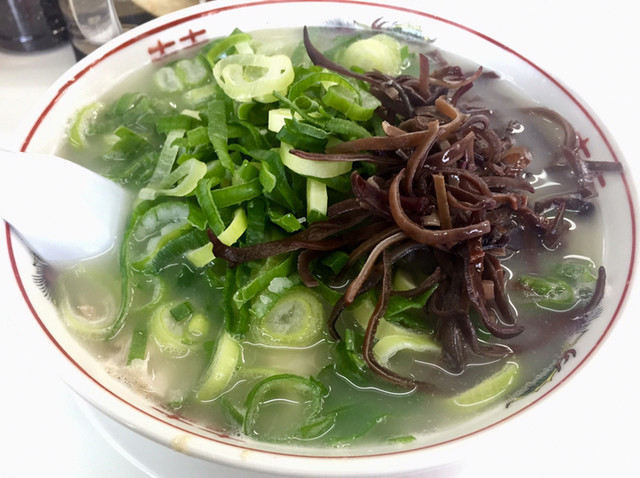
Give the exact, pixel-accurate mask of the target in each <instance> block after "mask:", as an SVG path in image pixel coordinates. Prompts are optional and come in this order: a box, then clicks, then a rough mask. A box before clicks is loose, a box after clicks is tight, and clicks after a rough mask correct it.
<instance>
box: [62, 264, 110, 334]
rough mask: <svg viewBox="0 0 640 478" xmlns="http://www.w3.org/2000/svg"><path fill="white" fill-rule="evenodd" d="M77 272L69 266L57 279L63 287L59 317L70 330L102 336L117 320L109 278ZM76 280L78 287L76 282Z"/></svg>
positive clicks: (108, 331)
mask: <svg viewBox="0 0 640 478" xmlns="http://www.w3.org/2000/svg"><path fill="white" fill-rule="evenodd" d="M79 272H81V271H77V272H76V271H75V270H71V271H69V272H67V273H65V274H63V275H62V276H61V278H60V280H59V284H60V285H59V287H60V288H61V290H62V291H63V293H62V294H61V297H62V299H61V300H60V303H59V308H60V315H61V318H62V320H63V321H64V323H65V324H66V325H67V326H68V327H69V329H70V330H72V331H73V332H74V333H76V334H78V335H80V336H82V337H84V338H87V339H90V340H102V339H106V338H108V337H109V336H110V334H111V333H112V331H113V328H114V327H115V325H116V323H117V321H118V306H117V294H115V291H114V290H111V289H110V287H109V285H110V284H111V282H110V281H109V280H108V279H107V278H106V277H103V276H102V275H99V276H95V277H87V275H86V274H81V273H79ZM80 280H81V281H82V287H80V284H79V283H76V282H77V281H80ZM113 285H114V287H115V290H117V287H116V285H115V284H113Z"/></svg>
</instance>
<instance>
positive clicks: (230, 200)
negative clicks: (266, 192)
mask: <svg viewBox="0 0 640 478" xmlns="http://www.w3.org/2000/svg"><path fill="white" fill-rule="evenodd" d="M261 194H262V185H261V184H260V180H259V179H258V178H255V179H252V180H251V181H248V182H246V183H243V184H236V185H235V186H227V187H226V188H218V189H214V190H212V191H211V197H212V198H213V202H214V203H215V204H216V206H218V207H219V208H224V207H228V206H236V205H238V204H240V203H243V202H245V201H249V200H250V199H253V198H256V197H258V196H260V195H261Z"/></svg>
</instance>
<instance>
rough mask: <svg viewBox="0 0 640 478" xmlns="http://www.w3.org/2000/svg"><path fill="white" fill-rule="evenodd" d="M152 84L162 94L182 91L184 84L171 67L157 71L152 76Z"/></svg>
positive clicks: (164, 67)
mask: <svg viewBox="0 0 640 478" xmlns="http://www.w3.org/2000/svg"><path fill="white" fill-rule="evenodd" d="M153 84H154V85H156V87H157V88H158V89H159V90H160V91H162V92H164V93H177V92H178V91H182V90H183V89H184V84H183V83H182V81H180V78H179V77H178V74H177V73H176V70H174V69H173V68H172V67H171V66H163V67H162V68H160V69H158V70H157V71H156V72H155V73H154V74H153Z"/></svg>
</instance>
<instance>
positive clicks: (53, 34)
mask: <svg viewBox="0 0 640 478" xmlns="http://www.w3.org/2000/svg"><path fill="white" fill-rule="evenodd" d="M66 40H67V29H66V26H65V22H64V20H63V17H62V13H61V12H60V8H59V7H58V2H57V0H0V48H1V49H5V50H11V51H21V52H30V51H38V50H45V49H48V48H53V47H55V46H58V45H61V44H62V43H64V42H65V41H66Z"/></svg>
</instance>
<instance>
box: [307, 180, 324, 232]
mask: <svg viewBox="0 0 640 478" xmlns="http://www.w3.org/2000/svg"><path fill="white" fill-rule="evenodd" d="M328 204H329V196H328V194H327V186H326V185H325V184H324V183H321V182H320V181H317V180H316V179H313V178H307V221H308V222H309V223H312V222H316V221H321V220H324V219H326V218H327V208H328Z"/></svg>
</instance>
